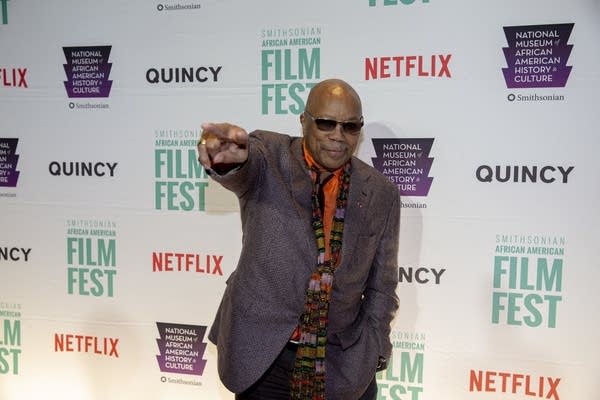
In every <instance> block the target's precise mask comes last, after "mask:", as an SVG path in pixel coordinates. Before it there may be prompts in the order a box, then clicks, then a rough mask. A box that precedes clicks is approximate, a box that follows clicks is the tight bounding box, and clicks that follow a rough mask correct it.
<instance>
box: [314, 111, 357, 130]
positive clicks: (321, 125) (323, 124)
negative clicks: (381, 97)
mask: <svg viewBox="0 0 600 400" xmlns="http://www.w3.org/2000/svg"><path fill="white" fill-rule="evenodd" d="M304 114H306V115H308V116H309V117H310V118H311V119H312V120H313V121H315V125H317V128H318V129H319V130H320V131H323V132H331V131H333V130H334V129H335V127H336V126H338V125H340V126H341V127H342V132H344V133H347V134H350V135H358V134H359V133H360V130H361V129H362V127H363V125H364V124H365V123H364V121H363V117H362V116H361V117H360V120H359V121H336V120H334V119H327V118H315V117H313V115H312V114H311V113H309V112H308V111H306V110H304Z"/></svg>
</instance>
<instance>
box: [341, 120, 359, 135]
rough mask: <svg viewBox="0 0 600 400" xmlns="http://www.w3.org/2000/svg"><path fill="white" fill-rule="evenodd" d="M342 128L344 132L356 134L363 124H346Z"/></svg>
mask: <svg viewBox="0 0 600 400" xmlns="http://www.w3.org/2000/svg"><path fill="white" fill-rule="evenodd" d="M342 128H344V132H349V133H354V132H358V131H360V128H362V124H361V123H360V122H344V123H343V124H342Z"/></svg>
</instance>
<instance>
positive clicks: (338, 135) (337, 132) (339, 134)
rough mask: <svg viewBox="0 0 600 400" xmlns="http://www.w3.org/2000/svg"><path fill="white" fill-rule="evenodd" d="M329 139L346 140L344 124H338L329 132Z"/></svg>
mask: <svg viewBox="0 0 600 400" xmlns="http://www.w3.org/2000/svg"><path fill="white" fill-rule="evenodd" d="M328 136H329V139H331V140H335V141H338V142H341V141H344V139H345V136H344V132H343V128H342V124H339V123H338V124H336V125H335V128H334V129H333V130H332V131H331V132H330V133H329V135H328Z"/></svg>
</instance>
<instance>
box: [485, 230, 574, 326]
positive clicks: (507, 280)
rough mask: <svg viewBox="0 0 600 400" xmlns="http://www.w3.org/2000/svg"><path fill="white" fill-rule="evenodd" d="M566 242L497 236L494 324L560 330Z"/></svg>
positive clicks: (549, 237) (554, 238)
mask: <svg viewBox="0 0 600 400" xmlns="http://www.w3.org/2000/svg"><path fill="white" fill-rule="evenodd" d="M565 244H566V239H565V237H564V236H555V235H524V234H505V233H503V234H497V235H496V245H495V248H496V251H495V255H494V260H493V263H492V282H493V291H492V310H491V311H492V324H498V325H513V326H524V327H530V328H538V327H539V328H556V326H557V324H558V310H559V306H560V303H561V302H562V282H563V259H564V253H565Z"/></svg>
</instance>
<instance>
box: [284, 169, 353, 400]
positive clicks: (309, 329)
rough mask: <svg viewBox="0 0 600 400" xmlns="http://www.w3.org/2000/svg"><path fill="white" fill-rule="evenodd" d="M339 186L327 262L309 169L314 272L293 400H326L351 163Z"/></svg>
mask: <svg viewBox="0 0 600 400" xmlns="http://www.w3.org/2000/svg"><path fill="white" fill-rule="evenodd" d="M343 168H344V171H343V174H342V177H341V185H340V189H339V191H338V196H337V200H336V209H335V215H334V217H333V225H332V227H331V235H330V239H329V249H330V251H329V256H330V257H329V259H326V257H325V253H326V252H325V234H324V229H323V215H322V214H323V211H322V209H323V204H321V202H322V200H321V199H320V198H319V197H320V196H319V186H320V183H319V179H318V178H319V171H318V170H317V169H316V168H311V176H312V179H313V190H312V209H313V217H312V226H313V230H314V232H315V239H316V241H317V249H318V257H317V268H316V270H315V271H314V272H313V273H312V275H311V277H310V281H309V285H308V289H307V291H306V304H305V305H304V313H303V314H302V317H301V320H300V341H299V342H300V343H299V345H298V350H297V352H296V361H295V364H294V370H293V372H292V385H291V398H292V399H294V400H325V347H326V345H327V321H328V316H327V314H328V311H329V299H330V297H331V288H332V284H333V273H334V270H335V268H336V267H337V264H338V261H339V257H340V251H341V248H342V234H343V232H344V215H345V213H346V204H347V203H348V189H349V187H350V172H351V167H350V161H348V162H347V163H346V164H345V165H344V167H343Z"/></svg>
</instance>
